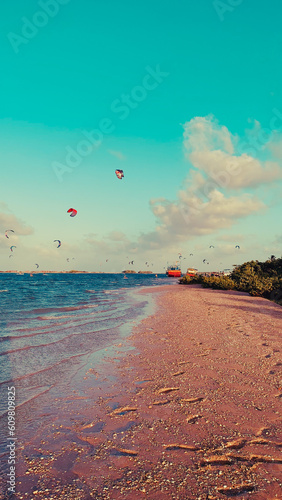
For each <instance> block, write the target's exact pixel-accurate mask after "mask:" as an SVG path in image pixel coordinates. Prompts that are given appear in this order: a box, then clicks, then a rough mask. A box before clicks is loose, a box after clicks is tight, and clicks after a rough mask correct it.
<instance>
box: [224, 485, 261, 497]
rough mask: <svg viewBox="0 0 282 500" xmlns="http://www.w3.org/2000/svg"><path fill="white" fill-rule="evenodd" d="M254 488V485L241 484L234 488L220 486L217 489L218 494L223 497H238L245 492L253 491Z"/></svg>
mask: <svg viewBox="0 0 282 500" xmlns="http://www.w3.org/2000/svg"><path fill="white" fill-rule="evenodd" d="M255 488H256V486H255V485H254V484H249V483H242V484H238V485H235V486H220V487H218V488H217V491H218V492H219V493H222V494H223V495H229V496H230V495H231V496H233V495H234V496H235V495H239V494H240V493H245V491H254V490H255Z"/></svg>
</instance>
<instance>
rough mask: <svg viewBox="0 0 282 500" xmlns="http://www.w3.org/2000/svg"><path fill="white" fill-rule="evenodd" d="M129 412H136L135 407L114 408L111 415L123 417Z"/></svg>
mask: <svg viewBox="0 0 282 500" xmlns="http://www.w3.org/2000/svg"><path fill="white" fill-rule="evenodd" d="M129 411H137V406H124V407H123V408H116V409H115V410H114V411H112V413H111V415H123V414H124V413H127V412H129Z"/></svg>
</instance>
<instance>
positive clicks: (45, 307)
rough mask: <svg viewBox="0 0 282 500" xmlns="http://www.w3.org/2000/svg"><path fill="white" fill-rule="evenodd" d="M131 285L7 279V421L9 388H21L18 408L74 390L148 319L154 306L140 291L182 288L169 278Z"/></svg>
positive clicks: (77, 278) (66, 277) (0, 342)
mask: <svg viewBox="0 0 282 500" xmlns="http://www.w3.org/2000/svg"><path fill="white" fill-rule="evenodd" d="M127 278H128V279H124V275H122V274H48V275H42V274H34V275H33V276H30V275H27V274H25V275H12V274H1V275H0V290H1V291H2V293H1V295H0V308H1V320H0V326H1V336H0V362H1V374H0V391H1V407H0V415H1V414H2V415H3V414H4V413H5V412H6V411H7V408H6V406H7V405H6V399H7V398H6V392H7V386H8V385H14V386H15V387H16V390H17V405H18V406H21V405H23V404H26V403H28V402H29V401H31V400H34V398H37V397H39V396H41V395H42V394H46V393H48V391H51V390H52V393H53V394H54V392H55V391H57V392H56V393H57V394H58V393H60V394H61V393H62V391H63V390H67V389H66V387H67V381H68V380H70V379H71V378H72V376H73V373H74V372H75V371H77V370H78V369H80V367H81V366H83V364H85V363H86V362H87V360H88V359H89V356H91V355H92V354H93V353H100V352H101V353H102V351H103V349H105V348H106V347H108V346H111V345H113V344H114V343H115V342H117V341H119V339H120V338H121V335H122V333H121V328H122V327H124V326H125V325H129V324H130V323H131V322H132V321H134V320H137V319H138V318H140V317H141V315H142V314H145V308H146V305H147V301H146V298H145V297H144V295H140V296H138V295H137V294H133V293H132V291H133V290H134V289H136V288H137V287H145V286H159V285H166V284H172V283H177V280H174V279H171V278H167V277H166V276H165V275H159V276H158V277H156V276H155V275H142V274H140V275H139V274H132V275H130V274H129V275H127ZM62 381H63V384H62V383H61V382H62ZM62 385H63V386H64V389H62V387H61V386H62Z"/></svg>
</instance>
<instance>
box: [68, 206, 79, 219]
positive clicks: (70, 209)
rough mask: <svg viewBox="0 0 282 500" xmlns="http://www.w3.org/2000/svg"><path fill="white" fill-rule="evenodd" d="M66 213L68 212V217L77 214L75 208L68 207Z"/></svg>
mask: <svg viewBox="0 0 282 500" xmlns="http://www.w3.org/2000/svg"><path fill="white" fill-rule="evenodd" d="M67 213H68V214H70V217H75V216H76V214H77V210H75V208H69V209H68V211H67Z"/></svg>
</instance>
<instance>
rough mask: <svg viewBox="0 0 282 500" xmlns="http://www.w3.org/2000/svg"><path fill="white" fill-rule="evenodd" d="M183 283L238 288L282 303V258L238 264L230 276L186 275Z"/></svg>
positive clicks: (219, 288) (181, 281)
mask: <svg viewBox="0 0 282 500" xmlns="http://www.w3.org/2000/svg"><path fill="white" fill-rule="evenodd" d="M179 283H181V284H183V285H192V284H194V283H200V284H201V285H202V286H203V287H205V288H213V289H218V290H238V291H240V292H247V293H249V294H250V295H252V296H254V297H265V298H267V299H270V300H274V301H275V302H277V303H278V304H281V305H282V258H280V259H276V257H275V256H274V255H272V256H271V258H270V259H268V260H267V261H265V262H259V261H257V260H252V261H250V262H245V263H244V264H242V265H240V266H237V267H236V268H235V269H234V270H233V271H232V273H231V275H230V276H201V275H196V276H193V277H191V276H184V277H183V278H181V279H180V280H179Z"/></svg>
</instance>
